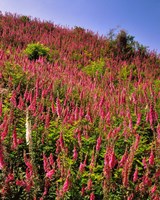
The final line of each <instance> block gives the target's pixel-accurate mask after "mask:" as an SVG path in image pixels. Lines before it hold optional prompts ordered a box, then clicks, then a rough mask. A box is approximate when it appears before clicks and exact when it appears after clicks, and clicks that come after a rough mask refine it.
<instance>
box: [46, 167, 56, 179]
mask: <svg viewBox="0 0 160 200" xmlns="http://www.w3.org/2000/svg"><path fill="white" fill-rule="evenodd" d="M54 173H55V170H54V169H52V170H50V171H49V172H47V174H46V177H47V178H49V179H52V176H53V175H54Z"/></svg>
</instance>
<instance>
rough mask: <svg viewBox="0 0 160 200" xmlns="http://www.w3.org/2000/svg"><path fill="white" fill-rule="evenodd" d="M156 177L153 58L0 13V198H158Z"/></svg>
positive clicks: (135, 46)
mask: <svg viewBox="0 0 160 200" xmlns="http://www.w3.org/2000/svg"><path fill="white" fill-rule="evenodd" d="M157 42H159V41H157ZM159 183H160V55H157V54H156V53H155V52H151V51H149V50H148V49H147V48H146V47H144V46H143V45H141V44H139V43H138V42H136V41H135V40H134V37H132V36H131V35H129V34H127V33H126V32H125V31H123V30H121V31H120V32H119V33H118V34H117V35H115V36H114V33H112V32H111V33H110V35H108V36H106V37H104V36H99V35H96V34H95V33H93V32H92V31H89V30H85V29H83V28H81V27H74V28H72V29H68V28H65V27H61V26H57V25H55V24H53V23H51V22H47V21H44V22H41V21H40V20H38V19H31V18H30V17H27V16H18V15H12V14H10V13H6V14H5V15H2V14H0V195H1V197H0V199H4V200H11V199H14V200H17V199H20V200H25V199H27V200H32V199H33V200H53V199H56V200H159V199H160V184H159Z"/></svg>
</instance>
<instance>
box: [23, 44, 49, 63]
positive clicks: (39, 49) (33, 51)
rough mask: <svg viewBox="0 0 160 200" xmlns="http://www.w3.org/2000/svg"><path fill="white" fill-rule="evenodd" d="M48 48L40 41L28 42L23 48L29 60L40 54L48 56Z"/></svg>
mask: <svg viewBox="0 0 160 200" xmlns="http://www.w3.org/2000/svg"><path fill="white" fill-rule="evenodd" d="M49 51H50V49H49V48H48V47H46V46H44V45H43V44H40V43H35V44H34V43H32V44H28V45H27V48H26V49H25V53H26V54H27V55H28V58H29V59H30V60H36V59H38V58H39V57H40V56H43V57H44V56H49Z"/></svg>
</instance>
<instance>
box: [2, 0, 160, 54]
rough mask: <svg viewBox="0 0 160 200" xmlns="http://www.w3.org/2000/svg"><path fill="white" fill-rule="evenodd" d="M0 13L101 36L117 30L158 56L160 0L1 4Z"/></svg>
mask: <svg viewBox="0 0 160 200" xmlns="http://www.w3.org/2000/svg"><path fill="white" fill-rule="evenodd" d="M0 10H1V11H2V13H4V12H11V13H17V14H22V15H28V16H32V17H37V18H39V19H41V20H48V21H52V22H54V23H55V24H59V25H62V26H68V27H74V26H81V27H83V28H86V29H89V30H92V31H94V32H98V33H99V34H100V35H102V34H103V35H107V33H108V32H109V30H111V29H112V28H117V27H118V30H120V29H125V30H126V31H127V32H128V33H129V34H130V35H133V36H135V40H137V41H139V42H140V43H141V44H143V45H145V46H149V48H150V49H151V50H156V51H157V52H158V53H160V0H0Z"/></svg>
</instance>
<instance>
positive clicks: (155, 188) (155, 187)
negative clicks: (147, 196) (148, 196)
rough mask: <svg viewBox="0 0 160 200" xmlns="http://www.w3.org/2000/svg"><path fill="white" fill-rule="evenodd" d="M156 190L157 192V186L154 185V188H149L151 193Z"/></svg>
mask: <svg viewBox="0 0 160 200" xmlns="http://www.w3.org/2000/svg"><path fill="white" fill-rule="evenodd" d="M156 190H157V186H156V185H154V186H153V187H152V188H151V193H155V191H156Z"/></svg>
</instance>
